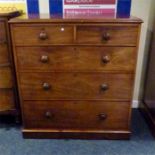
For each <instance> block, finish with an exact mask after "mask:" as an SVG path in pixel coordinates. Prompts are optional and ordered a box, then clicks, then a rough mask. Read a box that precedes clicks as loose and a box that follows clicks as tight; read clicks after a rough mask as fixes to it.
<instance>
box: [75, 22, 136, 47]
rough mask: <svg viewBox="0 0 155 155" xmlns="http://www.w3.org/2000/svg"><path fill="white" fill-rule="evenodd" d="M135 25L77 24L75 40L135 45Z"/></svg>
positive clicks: (90, 42) (79, 41) (87, 42)
mask: <svg viewBox="0 0 155 155" xmlns="http://www.w3.org/2000/svg"><path fill="white" fill-rule="evenodd" d="M137 35H138V27H137V26H128V25H127V26H126V25H123V26H120V25H118V26H117V25H112V26H109V25H108V26H104V25H102V26H98V27H96V26H90V25H89V26H78V27H77V42H78V43H80V44H83V43H85V44H99V43H100V44H105V45H115V46H117V45H118V46H119V45H121V46H122V45H131V46H132V45H133V46H134V45H136V44H137Z"/></svg>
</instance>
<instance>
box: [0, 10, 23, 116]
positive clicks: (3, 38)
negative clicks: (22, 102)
mask: <svg viewBox="0 0 155 155" xmlns="http://www.w3.org/2000/svg"><path fill="white" fill-rule="evenodd" d="M20 14H21V13H20V12H19V11H13V12H0V115H4V114H9V115H12V114H13V115H18V113H19V106H18V105H19V103H18V98H17V88H16V80H15V72H14V62H13V59H12V53H11V42H10V29H9V26H8V20H9V19H11V18H13V17H17V16H19V15H20Z"/></svg>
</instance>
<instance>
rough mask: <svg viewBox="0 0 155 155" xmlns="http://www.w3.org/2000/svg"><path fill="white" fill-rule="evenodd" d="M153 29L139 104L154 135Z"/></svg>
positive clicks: (154, 40)
mask: <svg viewBox="0 0 155 155" xmlns="http://www.w3.org/2000/svg"><path fill="white" fill-rule="evenodd" d="M154 57H155V29H154V32H153V35H152V40H151V47H150V51H149V57H148V65H147V72H146V77H145V86H144V96H143V101H142V103H141V106H140V110H141V111H142V113H143V115H144V118H145V119H146V122H147V123H148V125H149V127H150V130H151V132H152V134H153V135H154V137H155V82H154V79H155V60H154Z"/></svg>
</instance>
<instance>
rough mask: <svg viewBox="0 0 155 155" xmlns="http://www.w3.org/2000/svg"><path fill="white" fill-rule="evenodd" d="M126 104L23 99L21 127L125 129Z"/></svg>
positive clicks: (128, 107)
mask: <svg viewBox="0 0 155 155" xmlns="http://www.w3.org/2000/svg"><path fill="white" fill-rule="evenodd" d="M129 109H130V103H128V102H104V103H103V102H99V101H76V102H75V101H52V102H47V101H38V102H37V101H36V102H32V101H25V102H24V103H23V112H24V118H23V120H24V127H26V128H36V129H37V128H46V129H47V128H49V129H86V130H89V129H90V130H125V129H126V130H127V129H128V121H129V111H130V110H129Z"/></svg>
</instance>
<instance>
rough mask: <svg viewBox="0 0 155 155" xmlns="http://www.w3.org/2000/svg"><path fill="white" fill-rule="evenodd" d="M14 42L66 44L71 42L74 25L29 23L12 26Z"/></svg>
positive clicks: (18, 43) (22, 43) (23, 43)
mask: <svg viewBox="0 0 155 155" xmlns="http://www.w3.org/2000/svg"><path fill="white" fill-rule="evenodd" d="M13 34H14V42H15V44H17V45H25V44H38V45H44V44H68V43H73V40H74V39H73V38H74V27H73V26H66V25H55V26H54V25H50V24H49V25H47V26H45V25H29V26H21V27H19V26H15V27H13Z"/></svg>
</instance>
